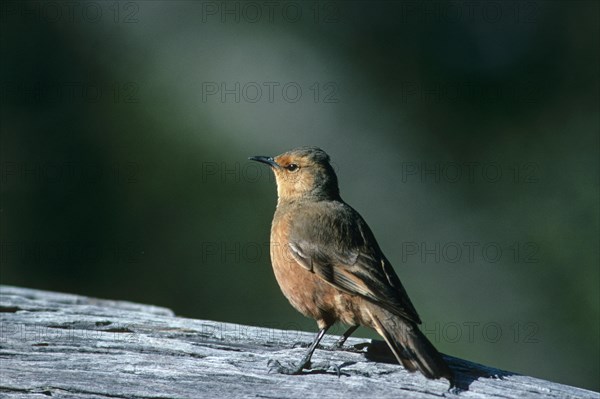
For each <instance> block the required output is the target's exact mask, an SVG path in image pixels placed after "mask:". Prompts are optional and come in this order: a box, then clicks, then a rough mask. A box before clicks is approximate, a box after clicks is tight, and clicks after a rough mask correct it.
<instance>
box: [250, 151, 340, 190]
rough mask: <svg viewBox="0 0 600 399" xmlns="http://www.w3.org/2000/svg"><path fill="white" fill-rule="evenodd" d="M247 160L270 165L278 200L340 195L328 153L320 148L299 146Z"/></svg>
mask: <svg viewBox="0 0 600 399" xmlns="http://www.w3.org/2000/svg"><path fill="white" fill-rule="evenodd" d="M249 159H251V160H253V161H258V162H262V163H265V164H267V165H269V166H270V167H271V170H273V172H274V173H275V180H276V181H277V195H278V197H279V200H280V201H282V200H284V201H285V200H292V201H293V200H299V199H313V200H319V199H338V198H339V195H340V194H339V189H338V182H337V176H336V175H335V172H334V170H333V168H332V167H331V164H330V163H329V155H327V153H326V152H325V151H323V150H322V149H320V148H317V147H300V148H295V149H293V150H290V151H287V152H284V153H283V154H281V155H277V156H276V157H268V156H255V157H250V158H249Z"/></svg>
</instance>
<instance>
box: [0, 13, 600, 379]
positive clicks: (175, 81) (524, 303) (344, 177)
mask: <svg viewBox="0 0 600 399" xmlns="http://www.w3.org/2000/svg"><path fill="white" fill-rule="evenodd" d="M0 16H1V22H2V23H1V56H2V60H3V61H2V63H1V64H0V69H1V71H2V81H1V84H2V90H1V95H2V98H1V100H2V103H1V104H2V107H1V134H2V138H1V140H2V141H1V157H2V160H1V161H2V162H1V167H2V169H1V175H0V179H1V180H0V182H1V185H2V187H1V210H0V211H1V213H0V215H1V249H2V254H1V269H0V270H1V282H2V284H12V285H20V286H26V287H34V288H42V289H49V290H56V291H64V292H73V293H79V294H84V295H91V296H97V297H103V298H115V299H126V300H132V301H140V302H146V303H152V304H157V305H163V306H167V307H170V308H172V309H173V310H174V311H175V312H176V313H177V314H179V315H183V316H187V317H193V318H203V319H212V320H219V321H227V322H235V323H244V324H251V325H259V326H267V327H273V328H285V329H303V330H310V331H315V330H316V326H315V325H314V323H313V321H312V320H308V319H305V318H304V317H302V316H301V315H300V314H298V313H297V312H296V311H294V310H293V309H292V308H291V306H290V305H289V304H288V303H287V301H286V300H285V298H284V297H283V296H282V295H281V294H280V292H279V288H278V287H277V284H276V282H275V280H274V277H273V275H272V272H271V266H270V261H269V255H268V241H269V228H270V222H271V217H272V213H273V211H274V207H275V202H276V193H275V186H274V181H273V178H272V177H271V176H270V175H269V171H268V170H267V169H266V168H263V167H262V166H261V165H258V164H256V165H255V164H252V163H251V162H250V161H247V157H248V156H250V155H276V154H278V153H281V152H283V151H285V150H287V149H289V148H292V147H296V146H300V145H317V146H320V147H322V148H323V149H325V150H326V151H327V152H328V153H329V154H330V155H331V157H332V159H333V163H334V167H335V169H336V170H337V172H338V175H339V180H340V186H341V192H342V197H343V198H344V199H345V200H346V201H348V202H349V203H350V204H351V205H353V206H354V207H355V208H356V209H357V210H358V211H359V212H361V213H362V215H363V216H364V217H365V219H366V220H367V221H368V222H369V224H370V225H371V228H372V229H373V230H374V232H375V235H376V236H377V237H378V240H379V243H380V245H381V246H382V248H383V250H384V252H385V253H386V254H387V257H388V258H389V259H390V260H391V261H392V263H393V264H394V266H395V268H396V271H397V272H398V274H399V275H400V277H401V278H402V280H403V282H404V284H405V286H406V287H407V290H408V292H409V294H410V295H411V298H412V300H413V302H414V303H415V304H416V307H417V309H418V310H419V313H420V315H421V317H422V318H423V319H424V320H425V325H424V326H423V328H424V330H425V331H426V333H427V335H428V336H429V337H430V339H432V340H433V341H434V343H435V344H436V346H437V347H438V348H439V349H440V350H441V351H442V352H445V353H448V354H451V355H455V356H458V357H462V358H466V359H469V360H472V361H476V362H481V363H484V364H487V365H490V366H495V367H499V368H504V369H508V370H511V371H515V372H520V373H525V374H529V375H533V376H537V377H541V378H545V379H550V380H553V381H559V382H563V383H567V384H572V385H576V386H580V387H586V388H589V389H594V390H599V389H600V383H599V378H598V375H599V372H600V368H599V358H600V356H599V335H600V332H599V301H600V299H599V286H600V281H599V253H598V246H599V205H598V204H599V198H598V197H599V165H598V160H599V129H600V126H599V113H598V110H599V79H598V75H599V59H598V54H599V48H600V47H599V39H598V38H599V37H600V35H599V21H598V20H599V7H598V3H597V2H594V1H590V2H586V1H564V2H560V1H548V2H541V1H532V2H450V3H446V2H424V3H419V2H414V1H410V2H408V1H398V2H381V3H375V2H358V1H355V2H354V1H353V2H344V3H342V2H308V1H307V2H283V3H277V2H275V3H273V2H253V3H244V2H201V1H181V2H175V1H170V2H168V3H167V2H164V3H163V2H161V1H135V2H120V3H115V2H101V1H98V2H51V3H46V2H10V1H9V2H3V3H2V8H1V14H0ZM340 332H341V328H337V329H335V330H334V331H333V333H338V334H339V333H340ZM357 335H359V336H361V335H362V336H363V337H373V336H374V335H373V334H371V333H370V332H369V331H367V330H365V329H360V330H359V331H358V332H357Z"/></svg>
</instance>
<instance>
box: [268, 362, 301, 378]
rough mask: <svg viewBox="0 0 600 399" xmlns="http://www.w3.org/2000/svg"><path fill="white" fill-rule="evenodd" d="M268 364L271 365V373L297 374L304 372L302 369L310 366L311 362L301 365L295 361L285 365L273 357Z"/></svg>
mask: <svg viewBox="0 0 600 399" xmlns="http://www.w3.org/2000/svg"><path fill="white" fill-rule="evenodd" d="M267 366H268V367H269V373H279V374H287V375H295V374H302V370H304V369H305V368H307V369H308V368H310V362H308V364H301V365H299V366H297V365H294V364H293V363H289V366H284V365H283V364H281V363H279V361H278V360H273V359H271V360H269V361H268V362H267Z"/></svg>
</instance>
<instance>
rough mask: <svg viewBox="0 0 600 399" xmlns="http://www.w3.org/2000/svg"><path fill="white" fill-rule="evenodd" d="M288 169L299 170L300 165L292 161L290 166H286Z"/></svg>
mask: <svg viewBox="0 0 600 399" xmlns="http://www.w3.org/2000/svg"><path fill="white" fill-rule="evenodd" d="M285 168H286V169H287V170H289V171H290V172H293V171H295V170H298V165H296V164H295V163H291V164H289V165H288V166H286V167H285Z"/></svg>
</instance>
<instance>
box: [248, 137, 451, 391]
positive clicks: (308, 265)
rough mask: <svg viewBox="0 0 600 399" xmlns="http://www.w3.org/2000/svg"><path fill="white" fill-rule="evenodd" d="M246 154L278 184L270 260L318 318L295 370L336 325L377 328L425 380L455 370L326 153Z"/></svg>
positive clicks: (286, 290) (297, 301)
mask: <svg viewBox="0 0 600 399" xmlns="http://www.w3.org/2000/svg"><path fill="white" fill-rule="evenodd" d="M250 159H252V160H255V161H259V162H263V163H266V164H268V165H269V166H270V167H271V169H272V170H273V172H274V173H275V177H276V181H277V194H278V200H277V209H276V211H275V216H274V218H273V224H272V226H271V261H272V263H273V271H274V272H275V277H276V279H277V282H278V283H279V286H280V287H281V290H282V291H283V294H284V295H285V296H286V298H287V299H288V300H289V301H290V303H291V304H292V306H293V307H294V308H296V309H297V310H298V311H299V312H300V313H302V314H303V315H305V316H308V317H311V318H313V319H315V320H316V321H317V324H318V326H319V329H320V331H319V334H318V335H317V337H316V338H315V341H314V342H313V344H312V345H311V347H310V348H309V351H308V353H307V354H306V356H305V357H304V358H303V359H302V361H301V362H300V364H299V365H298V367H294V368H291V369H286V368H285V367H282V366H280V365H279V367H278V370H279V371H281V372H284V373H290V374H297V373H300V372H302V370H303V369H305V368H308V367H310V359H311V356H312V353H313V352H314V349H315V348H316V346H317V344H318V343H319V341H320V340H321V338H322V337H323V335H324V334H325V332H326V331H327V329H328V328H329V327H331V326H332V325H333V324H334V323H336V322H342V323H344V324H347V325H349V326H351V328H350V329H349V330H348V331H347V332H346V334H344V336H343V337H342V338H341V340H340V342H339V344H340V345H341V344H342V343H343V342H344V341H345V340H346V338H348V336H350V334H351V333H352V332H353V331H354V330H355V329H356V328H357V326H359V325H362V326H366V327H370V328H372V329H374V330H376V331H377V332H378V333H379V334H380V335H381V336H382V337H383V338H384V339H385V341H386V342H387V344H388V345H389V347H390V348H391V350H392V352H393V353H394V355H395V356H396V358H397V359H398V361H399V362H400V363H402V364H403V365H404V367H405V368H406V369H408V370H410V371H415V370H419V371H420V372H421V373H423V374H424V375H425V376H426V377H428V378H441V377H444V378H447V379H448V380H449V381H450V382H451V383H452V372H451V371H450V369H449V368H448V366H447V365H446V363H445V361H444V360H443V359H442V357H441V355H440V354H439V352H438V351H437V350H436V349H435V348H434V347H433V345H432V344H431V343H430V342H429V341H428V340H427V338H426V337H425V336H424V335H423V334H422V333H421V331H420V330H419V328H418V326H417V325H418V324H420V323H421V320H420V318H419V315H418V314H417V311H416V310H415V308H414V306H413V304H412V303H411V301H410V299H409V298H408V295H407V294H406V291H405V289H404V287H403V286H402V283H401V282H400V279H399V278H398V276H397V275H396V273H395V272H394V269H393V268H392V266H391V264H390V262H389V261H388V260H387V259H386V257H385V255H384V254H383V252H382V251H381V249H380V248H379V245H378V244H377V241H376V240H375V237H374V236H373V233H372V232H371V229H370V228H369V226H367V223H366V222H365V221H364V219H363V218H362V217H361V216H360V215H359V214H358V212H356V211H355V210H354V209H353V208H352V207H350V206H349V205H348V204H346V203H345V202H344V201H343V200H342V199H341V197H340V194H339V189H338V182H337V177H336V174H335V172H334V170H333V168H332V167H331V165H330V163H329V156H328V155H327V154H326V153H325V152H324V151H323V150H321V149H319V148H316V147H302V148H298V149H294V150H291V151H288V152H285V153H283V154H281V155H279V156H277V157H274V158H272V157H264V156H257V157H251V158H250Z"/></svg>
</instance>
